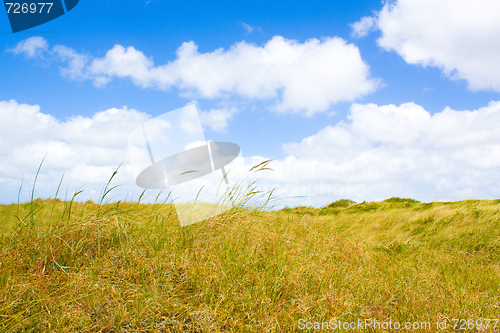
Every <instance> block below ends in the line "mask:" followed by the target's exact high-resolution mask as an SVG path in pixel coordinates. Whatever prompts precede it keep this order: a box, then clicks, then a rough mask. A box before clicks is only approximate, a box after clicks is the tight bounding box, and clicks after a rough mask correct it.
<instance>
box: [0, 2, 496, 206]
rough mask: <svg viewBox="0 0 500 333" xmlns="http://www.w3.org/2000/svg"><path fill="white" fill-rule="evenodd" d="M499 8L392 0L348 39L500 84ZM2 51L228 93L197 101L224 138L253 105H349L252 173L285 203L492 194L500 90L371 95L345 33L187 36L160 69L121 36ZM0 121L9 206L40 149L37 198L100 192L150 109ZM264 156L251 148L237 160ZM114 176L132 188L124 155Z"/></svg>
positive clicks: (376, 83) (299, 110)
mask: <svg viewBox="0 0 500 333" xmlns="http://www.w3.org/2000/svg"><path fill="white" fill-rule="evenodd" d="M497 13H500V3H499V2H498V1H495V0H480V1H477V2H474V3H473V2H470V1H467V0H453V1H451V0H449V1H439V2H435V1H429V0H398V1H388V2H386V3H385V4H384V6H383V8H382V9H381V10H380V11H376V12H374V15H373V16H365V17H362V18H360V19H359V21H357V22H353V23H352V24H351V29H352V30H351V31H352V36H353V37H355V38H362V37H365V36H367V35H368V34H370V33H377V31H378V32H379V33H380V37H378V38H377V40H376V43H377V45H378V46H379V48H380V52H394V53H396V54H397V55H399V56H400V57H401V58H402V59H403V60H404V61H405V62H406V63H407V64H408V66H414V65H417V66H422V67H435V68H438V69H440V70H441V71H442V73H443V74H444V75H445V77H446V78H448V79H449V80H465V81H466V82H467V85H468V88H469V89H470V90H471V91H474V92H479V91H494V92H500V63H499V62H498V61H497V59H500V46H499V45H500V44H498V43H496V42H495V41H496V40H498V38H500V21H499V20H498V19H497V18H496V16H497V15H496V14H497ZM250 28H252V27H251V26H248V27H245V29H246V30H247V32H251V31H253V30H251V29H250ZM252 29H253V28H252ZM8 52H9V53H12V54H14V55H23V56H25V57H26V58H27V61H42V62H46V63H50V62H57V63H63V64H64V66H63V67H62V68H61V69H60V73H61V75H62V76H63V77H64V78H65V79H66V80H70V81H82V82H84V81H87V80H89V81H90V82H92V84H93V85H94V86H95V87H96V89H103V88H104V87H111V89H112V87H113V82H117V81H119V80H124V81H130V82H132V83H133V84H134V85H135V86H136V87H137V88H138V89H150V90H160V91H165V93H171V91H172V89H174V88H175V89H177V90H178V93H179V95H180V96H182V97H185V98H186V99H187V101H186V103H192V102H193V100H202V99H204V100H215V101H222V102H227V103H226V104H227V105H229V106H227V107H220V108H211V109H210V110H209V111H201V110H199V113H200V119H201V121H202V124H203V125H204V127H205V128H209V129H211V130H212V131H216V132H220V133H225V132H227V131H228V129H230V128H231V126H232V125H231V124H232V122H236V121H237V118H238V117H239V116H240V115H242V114H245V113H247V112H250V111H249V110H248V109H246V103H247V101H249V100H257V101H261V102H263V103H265V104H266V105H267V109H268V110H269V111H271V112H274V113H279V114H282V115H284V116H286V115H290V114H294V115H296V116H298V117H299V118H300V120H299V121H300V122H305V121H308V119H311V118H313V117H315V116H317V115H320V114H322V113H324V112H327V111H329V110H330V111H331V110H332V108H334V107H335V106H336V105H338V104H339V103H345V102H348V103H350V107H349V110H348V112H347V114H346V115H345V119H341V120H338V121H336V122H335V123H332V124H327V123H325V124H324V126H322V128H321V129H320V130H319V131H317V132H316V133H315V134H312V135H308V136H306V137H302V138H300V139H297V140H294V141H288V142H283V143H282V151H283V152H284V155H285V156H284V157H283V158H279V159H275V160H274V161H273V162H272V164H271V165H270V167H272V168H273V169H274V171H273V172H267V173H262V174H261V175H260V181H261V184H262V186H263V187H264V188H266V189H271V188H273V187H277V188H278V193H280V194H281V195H282V196H283V197H287V198H290V197H300V198H299V199H286V200H284V201H283V203H284V204H288V205H300V204H308V205H316V206H320V205H324V204H327V203H329V202H331V201H334V200H335V199H340V198H350V199H353V200H356V201H363V200H366V201H372V200H383V199H386V198H389V197H393V196H399V197H411V198H415V199H417V200H422V201H432V200H460V199H468V198H498V197H500V182H499V181H498V179H500V168H499V167H500V132H499V131H498V130H497V129H498V128H499V127H500V96H498V99H497V101H495V100H492V101H491V102H490V103H488V104H487V105H482V106H481V107H478V108H476V109H474V110H455V109H452V108H450V107H446V108H444V109H442V110H440V111H439V112H435V113H432V112H430V111H429V110H426V109H425V108H424V107H423V106H421V105H418V104H417V103H415V102H412V101H407V102H405V103H402V104H400V105H395V104H383V105H378V104H376V103H372V102H370V96H371V95H373V94H374V93H375V92H377V91H378V90H380V89H381V88H382V87H383V86H384V77H383V75H379V76H381V77H380V78H378V77H372V76H371V74H370V64H369V63H368V62H367V61H366V60H363V55H362V52H361V51H360V48H359V47H358V46H356V45H355V44H354V43H349V42H347V41H346V40H345V39H343V38H340V37H327V38H322V39H321V40H320V39H316V38H311V39H308V40H306V41H305V42H303V43H301V42H298V41H296V40H292V39H286V38H284V37H281V36H274V37H273V38H271V39H269V40H268V41H267V42H266V43H264V44H263V45H261V46H258V45H255V44H252V43H248V42H245V41H241V42H238V43H235V44H233V45H232V46H231V47H230V48H229V49H227V50H224V49H223V48H219V49H215V50H213V51H210V52H204V53H203V52H199V51H198V46H197V45H196V44H195V43H194V42H193V41H186V42H184V43H182V45H180V46H179V47H178V48H177V51H176V58H175V59H174V60H172V61H169V62H168V63H166V64H155V62H154V61H153V57H152V56H151V55H147V54H145V53H144V52H143V51H141V50H139V49H137V48H135V47H134V46H122V45H119V44H116V45H115V46H114V47H112V48H111V49H109V50H102V52H103V53H104V56H102V57H95V56H92V55H90V54H89V53H81V52H77V51H75V50H74V49H73V48H70V47H68V46H65V45H60V44H55V45H53V46H51V44H50V40H47V39H45V38H43V37H31V38H28V39H25V40H23V41H21V42H19V43H18V44H17V45H16V46H14V47H13V48H11V49H8ZM106 89H107V88H106ZM96 111H97V110H96ZM0 117H2V119H4V121H3V122H2V123H0V129H1V131H0V132H1V133H2V134H1V136H0V156H1V158H2V160H3V161H4V162H3V163H2V164H0V183H2V184H3V185H2V187H3V188H5V189H7V190H6V191H4V193H3V194H2V196H3V197H1V198H0V200H2V201H3V202H7V203H9V202H14V201H15V199H12V198H14V194H15V198H16V199H17V190H18V189H19V173H20V170H25V169H27V170H30V172H29V173H26V174H25V175H24V177H25V179H26V178H28V179H32V176H33V175H34V172H36V168H37V167H38V165H39V163H40V161H41V160H42V158H43V157H44V156H45V155H46V154H47V157H46V161H45V162H44V166H43V169H42V170H45V171H46V172H45V174H43V173H42V175H41V176H40V178H39V183H38V184H37V188H38V191H39V193H40V195H41V196H45V197H49V196H51V195H53V193H54V192H55V189H56V188H57V184H58V182H59V179H60V177H61V175H62V174H63V173H64V172H66V173H65V180H66V181H67V182H68V183H70V184H71V186H72V188H73V189H76V188H78V187H81V186H85V188H86V189H87V193H90V194H92V195H94V200H95V195H96V193H98V192H99V191H100V190H102V188H103V184H105V183H106V182H107V180H108V179H109V177H110V175H111V174H112V172H113V171H114V170H115V169H116V167H117V166H118V164H120V163H121V162H122V161H123V160H124V158H125V157H126V155H127V136H128V134H129V133H130V131H131V130H132V129H133V128H135V127H136V126H137V123H138V122H143V121H146V120H148V119H150V118H151V115H150V114H148V113H146V112H142V111H138V110H135V109H128V108H127V107H125V106H124V107H122V108H112V109H107V110H104V111H98V112H95V114H94V115H93V116H91V117H83V116H77V117H71V118H68V119H66V120H65V121H61V120H57V119H56V118H55V117H53V116H51V115H49V114H45V113H43V105H42V106H38V105H28V104H23V103H22V101H16V100H5V101H0ZM228 141H230V140H228ZM260 144H266V142H264V141H262V142H260ZM243 153H244V151H243ZM270 157H271V156H250V157H246V158H245V164H246V167H248V168H250V167H251V166H252V165H255V164H256V163H259V162H261V161H263V160H265V159H267V158H270ZM33 170H34V172H32V171H33ZM30 177H31V178H30ZM116 181H117V182H118V183H120V184H124V185H126V186H129V189H133V186H134V185H133V178H132V176H131V171H130V168H129V166H127V164H125V165H124V166H123V167H122V171H121V172H119V173H118V178H117V179H116ZM136 192H139V193H140V191H139V189H138V188H137V191H136Z"/></svg>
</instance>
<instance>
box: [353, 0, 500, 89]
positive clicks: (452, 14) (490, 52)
mask: <svg viewBox="0 0 500 333" xmlns="http://www.w3.org/2000/svg"><path fill="white" fill-rule="evenodd" d="M498 13H500V2H499V1H497V0H478V1H469V0H440V1H433V0H398V1H388V2H386V3H385V5H384V7H383V8H382V10H381V11H380V12H378V13H377V14H376V15H375V16H374V17H373V19H374V21H375V22H376V25H377V28H378V29H379V30H380V31H381V32H382V36H381V37H380V38H379V39H378V45H379V46H380V47H381V48H383V49H384V50H387V51H395V52H397V53H398V54H399V55H400V56H401V57H402V58H403V59H404V60H405V61H406V62H408V63H410V64H418V65H421V66H424V67H426V66H433V67H437V68H440V69H442V71H443V73H444V74H445V75H446V76H448V77H450V78H451V79H455V80H456V79H465V80H467V82H468V85H469V89H471V90H473V91H477V90H494V91H500V62H499V61H498V59H500V44H499V43H498V42H497V41H498V40H499V39H500V20H499V19H498ZM369 23H370V22H369V19H368V18H363V19H362V20H361V21H360V22H356V23H355V24H353V34H354V35H356V34H358V35H363V34H364V33H365V32H366V31H367V30H366V29H365V28H366V27H368V26H369Z"/></svg>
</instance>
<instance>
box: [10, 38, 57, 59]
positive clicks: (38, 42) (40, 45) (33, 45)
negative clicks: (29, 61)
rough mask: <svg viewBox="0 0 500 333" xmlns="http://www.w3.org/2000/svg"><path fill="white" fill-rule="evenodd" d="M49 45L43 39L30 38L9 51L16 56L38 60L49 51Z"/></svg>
mask: <svg viewBox="0 0 500 333" xmlns="http://www.w3.org/2000/svg"><path fill="white" fill-rule="evenodd" d="M48 48H49V44H48V43H47V41H46V40H45V38H43V37H30V38H28V39H25V40H23V41H21V42H19V43H18V44H17V45H16V47H14V48H12V49H8V51H10V52H13V53H15V54H24V55H25V56H26V57H28V58H38V57H40V56H41V55H42V54H43V52H44V51H47V50H48Z"/></svg>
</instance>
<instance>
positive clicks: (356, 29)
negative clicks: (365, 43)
mask: <svg viewBox="0 0 500 333" xmlns="http://www.w3.org/2000/svg"><path fill="white" fill-rule="evenodd" d="M349 25H350V27H351V28H352V35H353V36H354V37H355V38H361V37H364V36H366V35H368V33H369V32H370V31H372V30H374V27H375V18H374V17H372V16H365V17H362V18H361V20H360V21H358V22H355V23H352V24H349Z"/></svg>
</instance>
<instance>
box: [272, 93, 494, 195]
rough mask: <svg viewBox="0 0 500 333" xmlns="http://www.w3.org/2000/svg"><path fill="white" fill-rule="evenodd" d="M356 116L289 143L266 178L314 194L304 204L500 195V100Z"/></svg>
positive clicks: (359, 108)
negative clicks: (467, 106) (461, 107)
mask: <svg viewBox="0 0 500 333" xmlns="http://www.w3.org/2000/svg"><path fill="white" fill-rule="evenodd" d="M348 119H349V122H344V121H341V122H339V123H338V124H336V125H334V126H327V127H325V128H324V129H323V130H321V131H320V132H319V133H317V134H315V135H312V136H309V137H307V138H304V139H303V140H302V141H301V142H292V143H288V144H284V145H283V149H284V151H285V152H286V153H287V154H288V157H286V158H284V159H283V160H277V161H274V162H273V164H272V168H273V169H274V170H275V172H274V173H273V172H269V173H268V174H262V176H263V178H262V180H264V181H266V182H267V183H268V184H273V183H274V184H278V185H279V186H280V187H281V188H282V189H287V191H286V194H287V195H291V194H294V195H302V196H306V197H307V196H309V197H310V198H308V199H307V198H303V199H301V200H302V204H306V203H308V202H309V203H313V204H326V203H328V202H329V201H333V200H334V199H339V198H345V197H349V198H351V199H354V200H358V201H359V200H367V201H371V200H382V199H386V198H389V197H392V196H400V197H412V198H415V199H419V200H423V201H432V200H458V199H468V198H498V197H500V181H499V179H500V154H499V153H500V133H499V131H498V127H499V126H500V102H491V103H490V104H489V105H488V106H486V107H483V108H480V109H478V110H474V111H457V110H452V109H450V108H445V109H444V110H443V111H442V112H439V113H436V114H434V115H432V116H431V115H430V114H429V112H427V111H426V110H425V109H423V108H422V107H421V106H419V105H416V104H414V103H405V104H402V105H400V106H395V105H382V106H378V105H375V104H365V105H361V104H353V105H352V106H351V109H350V114H349V117H348ZM308 200H309V201H308Z"/></svg>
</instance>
